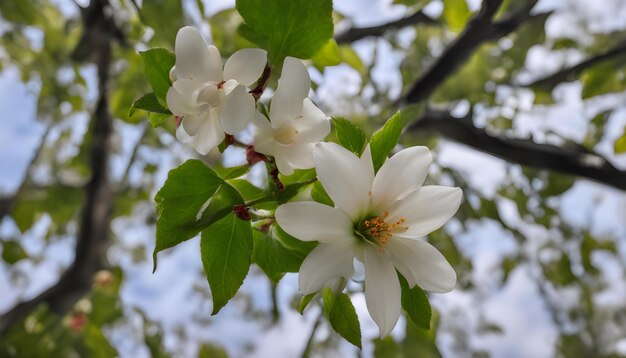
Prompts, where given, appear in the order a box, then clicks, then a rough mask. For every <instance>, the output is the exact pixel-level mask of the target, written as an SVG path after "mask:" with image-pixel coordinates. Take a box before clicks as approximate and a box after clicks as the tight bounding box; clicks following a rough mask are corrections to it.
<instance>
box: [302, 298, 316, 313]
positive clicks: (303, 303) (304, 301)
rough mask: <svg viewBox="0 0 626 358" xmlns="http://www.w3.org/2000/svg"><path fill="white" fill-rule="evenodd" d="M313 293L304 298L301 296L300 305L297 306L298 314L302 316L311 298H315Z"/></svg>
mask: <svg viewBox="0 0 626 358" xmlns="http://www.w3.org/2000/svg"><path fill="white" fill-rule="evenodd" d="M315 295H316V294H315V293H309V294H308V295H306V296H302V299H301V300H300V303H299V304H298V313H300V314H303V313H304V310H305V309H306V308H307V306H308V305H309V303H311V301H313V298H314V297H315Z"/></svg>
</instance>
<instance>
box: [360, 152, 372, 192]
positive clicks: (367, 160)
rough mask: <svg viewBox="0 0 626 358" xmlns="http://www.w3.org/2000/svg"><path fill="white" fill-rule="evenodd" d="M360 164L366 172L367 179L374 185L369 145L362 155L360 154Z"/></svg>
mask: <svg viewBox="0 0 626 358" xmlns="http://www.w3.org/2000/svg"><path fill="white" fill-rule="evenodd" d="M361 164H362V165H363V166H364V167H365V169H366V170H367V177H368V180H369V182H370V183H374V162H372V150H371V149H370V144H369V143H367V145H366V146H365V149H364V150H363V153H361Z"/></svg>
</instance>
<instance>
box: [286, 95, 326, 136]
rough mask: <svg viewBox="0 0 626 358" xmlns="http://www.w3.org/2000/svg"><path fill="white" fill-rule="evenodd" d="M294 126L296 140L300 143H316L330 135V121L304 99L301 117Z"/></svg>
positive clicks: (310, 102)
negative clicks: (296, 132)
mask: <svg viewBox="0 0 626 358" xmlns="http://www.w3.org/2000/svg"><path fill="white" fill-rule="evenodd" d="M294 126H295V127H296V128H297V129H298V131H299V134H298V139H297V141H298V142H300V143H304V142H306V143H317V142H320V141H322V140H324V138H326V136H327V135H328V133H330V121H329V120H328V117H327V116H326V115H325V114H324V112H322V111H321V110H320V109H319V108H317V106H315V105H314V104H313V102H312V101H311V100H310V99H308V98H305V99H304V102H303V103H302V115H301V116H300V117H298V118H297V119H296V120H295V122H294Z"/></svg>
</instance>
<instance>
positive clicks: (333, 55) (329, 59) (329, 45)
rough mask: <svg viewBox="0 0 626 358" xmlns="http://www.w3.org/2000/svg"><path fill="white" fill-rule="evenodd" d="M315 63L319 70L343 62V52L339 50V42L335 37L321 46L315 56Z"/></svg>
mask: <svg viewBox="0 0 626 358" xmlns="http://www.w3.org/2000/svg"><path fill="white" fill-rule="evenodd" d="M311 60H313V65H314V66H315V67H316V68H317V69H318V70H320V71H321V70H323V67H325V66H336V65H338V64H340V63H341V53H340V52H339V46H337V42H336V41H335V40H334V39H332V38H331V39H329V40H328V41H326V43H325V44H324V45H323V46H322V48H320V49H319V50H318V51H317V52H316V53H315V55H313V57H311Z"/></svg>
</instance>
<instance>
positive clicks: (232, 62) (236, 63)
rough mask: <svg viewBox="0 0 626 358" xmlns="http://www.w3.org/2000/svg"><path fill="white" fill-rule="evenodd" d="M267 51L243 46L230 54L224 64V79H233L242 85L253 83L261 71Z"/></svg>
mask: <svg viewBox="0 0 626 358" xmlns="http://www.w3.org/2000/svg"><path fill="white" fill-rule="evenodd" d="M266 63H267V52H266V51H265V50H261V49H258V48H244V49H242V50H239V51H237V52H235V53H234V54H232V56H230V58H229V59H228V60H227V61H226V64H225V65H224V79H226V80H230V79H234V80H236V81H237V82H239V83H240V84H242V85H244V86H250V85H251V84H253V83H254V82H255V81H256V80H257V79H259V77H261V73H263V69H264V68H265V64H266Z"/></svg>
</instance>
